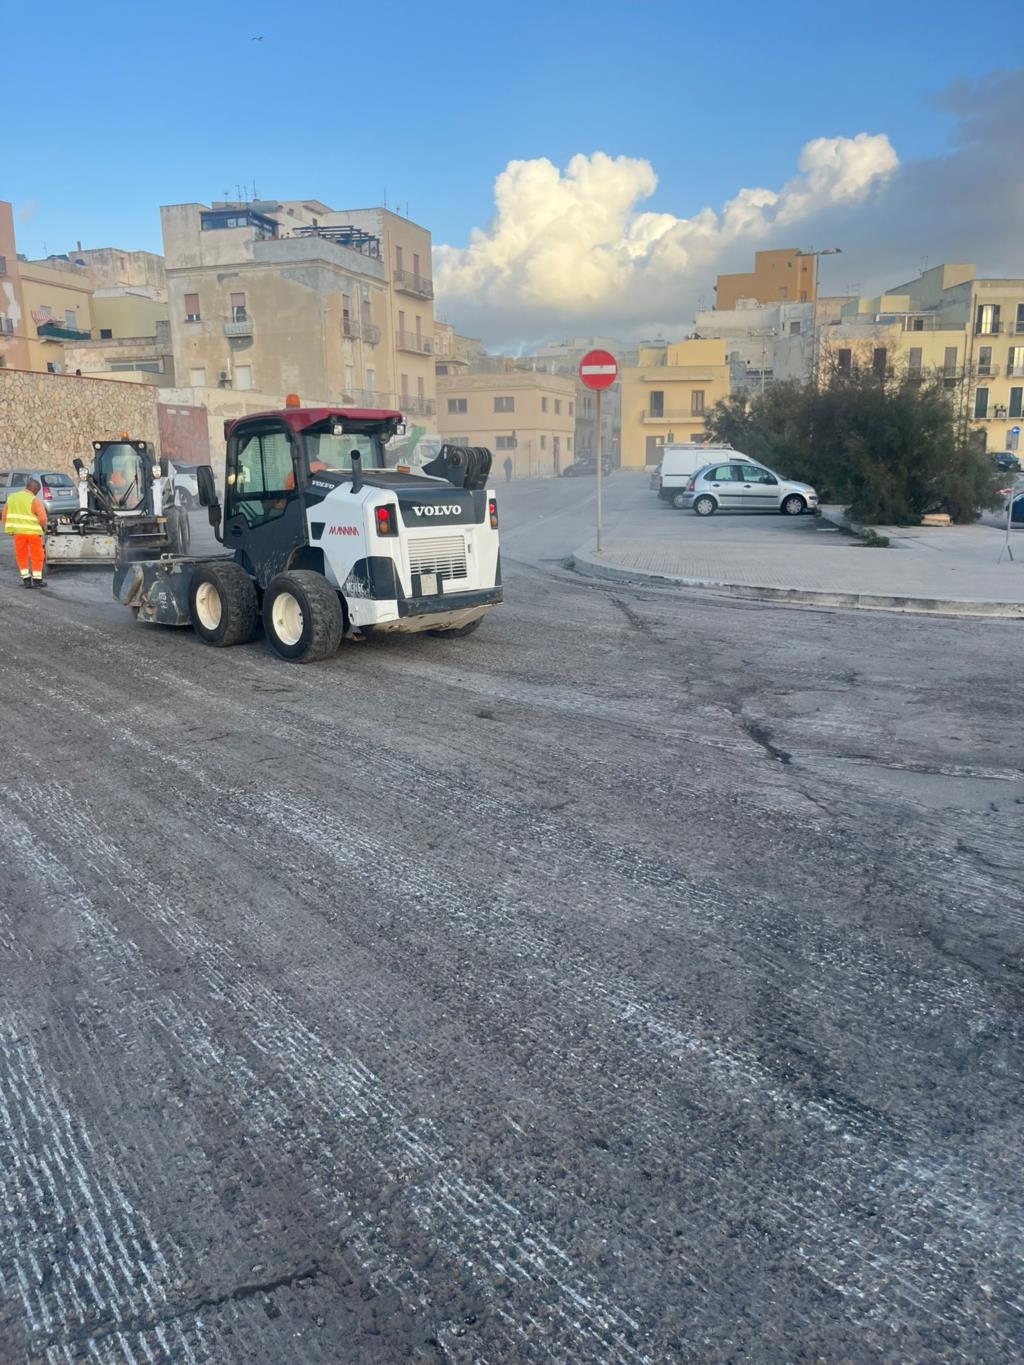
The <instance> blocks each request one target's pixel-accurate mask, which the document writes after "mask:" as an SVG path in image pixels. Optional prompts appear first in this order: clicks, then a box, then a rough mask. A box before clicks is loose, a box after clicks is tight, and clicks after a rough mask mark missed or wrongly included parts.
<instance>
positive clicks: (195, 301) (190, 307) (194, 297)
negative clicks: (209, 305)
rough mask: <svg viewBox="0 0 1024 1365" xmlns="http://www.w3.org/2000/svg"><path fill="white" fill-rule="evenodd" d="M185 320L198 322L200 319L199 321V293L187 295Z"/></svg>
mask: <svg viewBox="0 0 1024 1365" xmlns="http://www.w3.org/2000/svg"><path fill="white" fill-rule="evenodd" d="M185 321H186V322H198V321H199V295H198V294H186V295H185Z"/></svg>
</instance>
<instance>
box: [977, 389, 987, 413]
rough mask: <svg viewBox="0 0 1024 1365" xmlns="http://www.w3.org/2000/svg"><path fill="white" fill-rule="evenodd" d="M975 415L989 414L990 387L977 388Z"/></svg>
mask: <svg viewBox="0 0 1024 1365" xmlns="http://www.w3.org/2000/svg"><path fill="white" fill-rule="evenodd" d="M974 415H975V417H987V416H988V389H976V390H975V392H974Z"/></svg>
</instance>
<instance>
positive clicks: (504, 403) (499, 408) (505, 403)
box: [494, 398, 516, 412]
mask: <svg viewBox="0 0 1024 1365" xmlns="http://www.w3.org/2000/svg"><path fill="white" fill-rule="evenodd" d="M515 410H516V400H515V399H514V398H495V400H494V411H495V412H515Z"/></svg>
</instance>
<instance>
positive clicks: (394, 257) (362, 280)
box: [161, 200, 436, 420]
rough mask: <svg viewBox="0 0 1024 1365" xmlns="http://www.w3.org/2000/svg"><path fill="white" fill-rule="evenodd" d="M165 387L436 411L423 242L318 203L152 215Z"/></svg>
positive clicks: (406, 231) (427, 253) (426, 241)
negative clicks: (157, 229) (170, 383)
mask: <svg viewBox="0 0 1024 1365" xmlns="http://www.w3.org/2000/svg"><path fill="white" fill-rule="evenodd" d="M161 218H162V222H163V234H164V250H165V261H166V273H167V289H168V300H169V311H170V324H171V338H172V345H173V352H174V364H175V371H176V377H177V383H178V384H179V385H180V386H187V387H191V388H204V387H208V388H221V389H236V390H240V391H250V390H259V391H262V392H264V393H269V394H278V395H279V396H280V399H283V398H284V396H285V395H286V394H287V393H297V394H299V396H300V397H301V398H303V399H306V400H319V401H330V402H335V403H351V404H354V405H360V406H364V407H398V408H400V409H401V410H402V412H404V413H405V414H406V415H407V416H408V417H410V418H413V419H416V420H421V419H423V418H433V417H434V416H435V413H436V388H435V378H434V309H433V283H432V280H431V276H430V260H431V247H430V234H429V232H427V231H426V229H425V228H422V227H419V226H418V225H417V224H416V223H412V222H410V221H408V220H407V219H405V218H402V217H400V216H399V215H398V214H396V213H392V212H390V211H389V210H387V209H351V210H333V209H330V208H328V207H327V205H326V204H322V203H320V202H319V201H318V200H291V201H284V202H280V201H276V200H274V201H259V202H257V203H238V204H233V203H215V204H214V205H213V206H212V207H207V206H206V205H203V204H175V205H170V206H167V207H165V208H163V209H161Z"/></svg>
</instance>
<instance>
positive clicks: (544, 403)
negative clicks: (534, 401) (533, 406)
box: [540, 398, 548, 412]
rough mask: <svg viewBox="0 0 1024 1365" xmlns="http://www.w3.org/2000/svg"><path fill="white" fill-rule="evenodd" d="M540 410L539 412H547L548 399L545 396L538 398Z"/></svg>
mask: <svg viewBox="0 0 1024 1365" xmlns="http://www.w3.org/2000/svg"><path fill="white" fill-rule="evenodd" d="M540 410H541V412H547V410H548V400H547V399H546V398H542V399H541V400H540Z"/></svg>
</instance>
